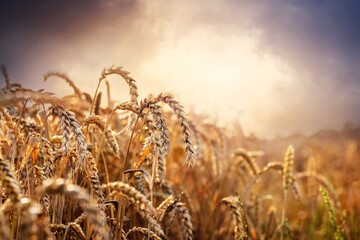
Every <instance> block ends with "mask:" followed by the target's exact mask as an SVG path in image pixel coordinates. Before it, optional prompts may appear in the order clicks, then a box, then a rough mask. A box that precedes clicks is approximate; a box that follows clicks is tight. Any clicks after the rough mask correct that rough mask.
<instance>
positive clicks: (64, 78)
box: [44, 72, 82, 99]
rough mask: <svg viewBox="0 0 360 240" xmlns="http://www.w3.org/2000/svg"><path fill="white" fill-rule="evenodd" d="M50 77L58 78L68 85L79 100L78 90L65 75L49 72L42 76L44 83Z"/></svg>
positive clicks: (79, 93)
mask: <svg viewBox="0 0 360 240" xmlns="http://www.w3.org/2000/svg"><path fill="white" fill-rule="evenodd" d="M50 77H58V78H61V79H63V80H65V82H66V83H67V84H69V86H70V87H71V88H72V89H73V90H74V92H75V95H76V96H78V98H80V99H81V95H82V94H81V91H80V89H79V88H78V87H77V86H76V85H75V83H74V82H73V81H72V80H71V79H70V78H69V77H68V76H67V75H66V74H64V73H60V72H49V73H47V74H45V75H44V82H45V81H47V80H48V79H49V78H50Z"/></svg>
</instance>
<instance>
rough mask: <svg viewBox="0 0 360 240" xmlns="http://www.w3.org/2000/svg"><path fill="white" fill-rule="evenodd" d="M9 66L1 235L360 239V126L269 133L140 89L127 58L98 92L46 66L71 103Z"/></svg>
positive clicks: (0, 173) (0, 106)
mask: <svg viewBox="0 0 360 240" xmlns="http://www.w3.org/2000/svg"><path fill="white" fill-rule="evenodd" d="M2 74H3V78H4V80H5V86H4V87H3V88H2V90H1V92H0V121H1V126H0V140H1V143H0V146H1V155H0V183H1V185H0V186H1V199H2V201H1V202H0V238H1V239H4V240H8V239H57V240H60V239H61V240H63V239H188V240H191V239H259V240H260V239H360V218H359V214H360V209H359V203H360V167H359V166H360V165H359V158H360V144H359V143H360V129H359V128H355V127H353V126H350V125H349V126H346V127H344V129H343V130H342V131H331V130H326V131H325V130H324V131H321V132H319V133H317V134H315V135H312V136H304V135H302V134H299V135H292V136H289V137H286V138H275V139H272V140H264V139H259V138H257V137H256V136H245V135H244V134H243V132H242V129H241V127H240V126H238V125H233V126H227V127H219V126H217V125H216V124H215V123H213V122H211V121H210V120H209V119H208V118H207V116H204V115H197V114H195V113H192V112H186V111H185V110H184V108H183V107H182V105H181V103H179V102H178V101H177V100H176V99H175V98H174V97H173V96H172V95H171V94H167V93H162V92H161V89H159V92H158V93H153V95H151V96H148V97H145V98H140V97H139V95H138V86H139V87H141V80H138V82H136V81H135V80H134V79H133V78H132V77H131V76H130V74H129V72H127V71H125V70H124V69H123V68H121V67H110V68H106V69H104V71H103V72H102V73H100V77H99V82H98V87H97V89H94V92H93V93H86V92H83V91H82V90H81V89H80V88H78V87H77V86H76V81H72V80H71V79H69V78H68V77H67V75H66V74H63V73H58V72H50V73H48V74H46V75H45V76H44V81H60V80H64V81H66V82H67V83H68V84H69V86H70V87H71V88H69V89H72V91H70V90H69V93H68V95H67V96H65V97H62V98H60V97H57V96H55V95H54V94H52V93H49V92H47V91H45V90H33V89H26V88H23V87H22V86H21V85H20V84H18V83H15V82H13V81H11V76H9V74H8V73H7V71H6V68H5V67H4V66H2ZM109 75H117V76H118V81H119V83H118V84H124V86H126V85H127V86H128V87H129V100H128V101H127V102H116V101H114V100H113V99H112V98H111V97H110V96H111V92H110V89H111V87H110V83H109V82H108V81H107V77H108V76H109ZM137 84H138V85H137ZM100 85H101V86H102V85H105V86H106V89H107V92H106V93H105V92H104V93H102V92H99V89H100V88H99V86H100Z"/></svg>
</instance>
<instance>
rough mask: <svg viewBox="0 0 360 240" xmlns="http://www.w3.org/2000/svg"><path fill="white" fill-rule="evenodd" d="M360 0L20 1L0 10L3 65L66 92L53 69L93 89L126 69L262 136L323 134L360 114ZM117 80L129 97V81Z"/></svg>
mask: <svg viewBox="0 0 360 240" xmlns="http://www.w3.org/2000/svg"><path fill="white" fill-rule="evenodd" d="M358 5H359V3H357V2H346V3H345V2H338V1H335V0H331V1H316V2H314V1H310V0H306V1H291V2H288V1H283V0H274V1H271V2H270V1H240V0H238V1H232V0H223V1H219V0H209V1H187V0H184V1H171V2H168V1H166V2H165V1H160V0H158V1H145V0H139V1H113V0H106V1H76V2H73V1H61V2H59V1H40V3H39V2H38V3H37V4H33V3H28V1H13V2H9V3H7V6H5V7H3V8H2V10H0V11H1V12H0V30H1V32H2V33H4V34H2V38H1V40H0V52H1V53H2V54H1V55H0V61H1V63H5V64H6V66H7V67H8V69H9V72H10V75H11V77H12V79H13V80H14V81H15V80H17V81H18V82H22V83H23V84H24V85H25V86H31V87H34V86H36V87H37V86H39V88H40V87H45V88H47V89H50V90H53V91H57V92H61V91H59V90H58V89H59V88H64V89H68V88H65V85H64V84H63V83H61V82H60V83H56V84H55V85H50V84H48V83H46V84H44V83H42V82H41V77H42V75H43V74H45V73H46V72H47V71H50V70H59V71H62V72H65V73H67V74H68V75H69V76H70V77H71V78H73V79H74V80H75V81H76V82H77V83H78V85H81V86H82V88H83V90H84V91H88V92H93V91H94V88H95V85H96V83H97V78H98V76H99V73H100V72H101V70H102V68H103V67H106V66H111V65H112V64H116V65H124V67H125V68H126V69H127V70H130V71H131V72H132V73H133V74H132V75H133V76H134V77H135V78H136V79H138V85H139V91H140V94H141V96H143V97H144V96H146V95H147V94H148V93H150V92H151V93H158V92H159V91H170V92H172V93H174V94H175V95H176V96H177V98H179V99H180V100H181V102H183V103H184V104H185V105H186V106H187V107H188V108H189V107H190V106H193V107H194V108H195V110H197V111H206V112H208V114H209V115H211V116H216V117H217V118H218V119H220V120H221V121H223V122H224V121H229V120H231V119H240V121H241V122H242V124H243V125H244V127H245V130H247V131H248V132H249V131H255V132H257V133H258V134H260V135H263V136H271V135H274V134H277V133H280V134H288V133H290V132H293V131H306V132H312V131H316V130H318V129H320V128H324V127H339V126H341V125H342V124H343V123H344V122H346V121H349V120H351V121H354V122H356V123H359V122H360V111H358V110H357V109H358V107H357V105H358V103H359V102H360V94H359V93H360V83H359V80H358V79H359V75H360V72H359V70H358V66H359V63H360V54H359V46H360V44H359V43H360V30H359V29H358V27H357V26H356V25H357V22H359V21H360V19H359V18H360V16H358V14H357V13H356V9H359V6H358ZM111 84H112V86H113V88H112V90H113V92H114V91H117V94H116V96H119V95H120V96H124V97H122V98H121V99H120V100H125V99H126V98H125V96H127V89H126V88H125V84H124V83H120V82H119V80H118V79H117V78H112V79H111ZM63 91H66V90H63ZM113 95H114V96H115V94H113ZM120 100H119V101H120Z"/></svg>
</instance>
